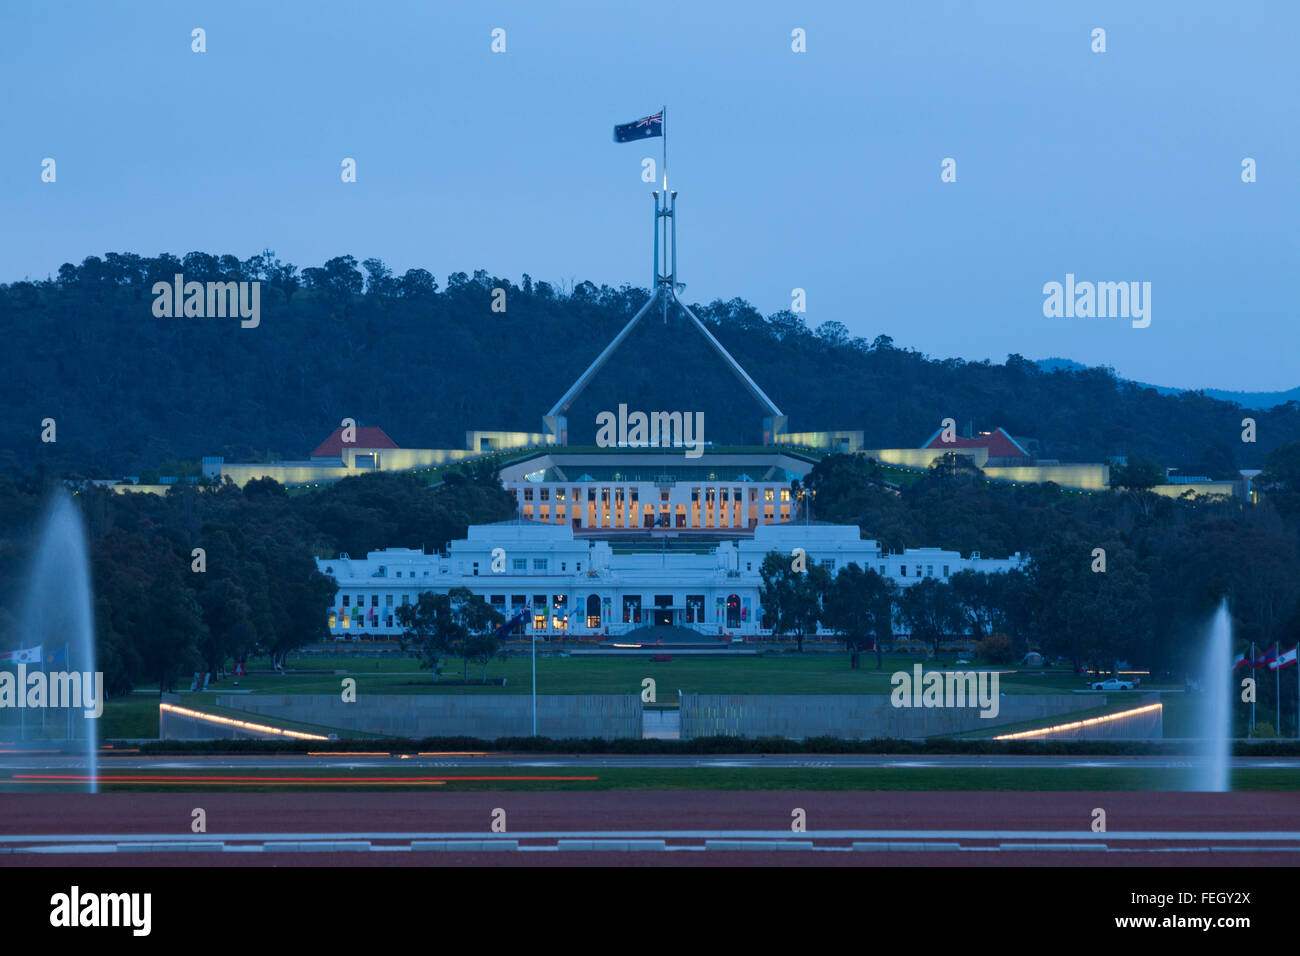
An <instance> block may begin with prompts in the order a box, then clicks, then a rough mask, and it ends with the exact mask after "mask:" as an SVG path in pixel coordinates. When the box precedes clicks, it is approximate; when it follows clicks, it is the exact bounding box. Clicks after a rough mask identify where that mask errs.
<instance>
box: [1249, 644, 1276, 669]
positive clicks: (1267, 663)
mask: <svg viewBox="0 0 1300 956" xmlns="http://www.w3.org/2000/svg"><path fill="white" fill-rule="evenodd" d="M1275 657H1277V648H1276V647H1271V648H1269V650H1268V653H1267V654H1261V655H1259V657H1257V658H1255V661H1254V663H1253V664H1251V665H1250V666H1251V667H1271V666H1272V661H1273V658H1275Z"/></svg>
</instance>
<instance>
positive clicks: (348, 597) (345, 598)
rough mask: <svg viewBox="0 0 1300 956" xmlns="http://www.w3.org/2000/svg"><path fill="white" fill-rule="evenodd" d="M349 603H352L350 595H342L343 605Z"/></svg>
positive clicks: (345, 605) (346, 605)
mask: <svg viewBox="0 0 1300 956" xmlns="http://www.w3.org/2000/svg"><path fill="white" fill-rule="evenodd" d="M351 603H352V595H350V594H345V595H343V606H344V607H348V606H349V605H350V604H351Z"/></svg>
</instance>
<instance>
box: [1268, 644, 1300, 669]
mask: <svg viewBox="0 0 1300 956" xmlns="http://www.w3.org/2000/svg"><path fill="white" fill-rule="evenodd" d="M1297 648H1300V644H1297V645H1296V646H1295V647H1293V648H1291V650H1289V651H1284V652H1283V653H1282V654H1279V655H1278V657H1277V660H1273V661H1269V664H1268V668H1269V670H1274V671H1277V670H1281V669H1282V668H1284V667H1287V666H1289V665H1291V664H1294V663H1295V660H1296V649H1297Z"/></svg>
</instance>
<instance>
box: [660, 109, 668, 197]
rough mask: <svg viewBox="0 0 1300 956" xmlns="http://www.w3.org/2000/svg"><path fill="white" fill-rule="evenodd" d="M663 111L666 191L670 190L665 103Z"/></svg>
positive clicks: (666, 110)
mask: <svg viewBox="0 0 1300 956" xmlns="http://www.w3.org/2000/svg"><path fill="white" fill-rule="evenodd" d="M660 112H662V113H663V123H662V126H663V128H664V144H663V145H664V192H667V191H668V107H667V105H665V106H664V107H663V108H662V109H661V111H660Z"/></svg>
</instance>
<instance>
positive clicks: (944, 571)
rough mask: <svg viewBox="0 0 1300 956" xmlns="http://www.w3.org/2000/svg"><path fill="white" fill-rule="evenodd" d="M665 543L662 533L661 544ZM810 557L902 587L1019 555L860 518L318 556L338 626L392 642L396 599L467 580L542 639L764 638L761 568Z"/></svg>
mask: <svg viewBox="0 0 1300 956" xmlns="http://www.w3.org/2000/svg"><path fill="white" fill-rule="evenodd" d="M660 543H662V542H660ZM795 548H802V549H804V551H805V552H806V554H807V560H808V564H809V566H812V565H813V564H822V565H825V566H826V568H827V570H828V571H830V572H831V573H832V574H836V573H838V572H839V571H840V570H842V569H843V568H844V567H846V566H847V565H848V564H849V563H851V562H852V563H856V564H857V565H858V566H859V567H861V568H870V569H873V570H875V571H876V572H877V573H879V574H881V575H883V576H886V577H890V578H892V579H893V580H895V581H896V582H897V583H898V584H899V585H900V586H902V587H909V586H911V585H913V584H915V583H917V582H918V581H920V580H922V579H923V578H927V577H932V578H938V579H940V580H946V579H948V578H950V577H951V576H952V575H954V574H956V573H957V572H958V571H961V570H964V569H968V568H969V569H974V570H979V571H988V572H1001V571H1006V570H1009V569H1012V568H1017V567H1020V566H1021V564H1022V558H1021V555H1020V554H1018V553H1017V554H1015V555H1013V556H1012V557H1010V558H1005V559H991V558H982V557H981V556H980V555H979V553H978V552H974V553H972V554H970V555H969V556H965V557H963V556H962V555H961V554H960V553H959V552H956V551H945V550H942V549H939V548H909V549H907V550H905V551H902V552H896V553H894V552H888V551H885V550H883V549H882V548H881V546H880V545H879V543H878V542H876V541H872V540H870V539H863V538H862V537H861V536H860V534H859V531H858V529H857V528H856V527H854V526H852V525H830V524H816V523H814V524H808V525H802V524H787V525H764V524H760V525H758V526H757V527H755V528H754V530H753V534H752V536H737V537H731V538H726V539H724V540H719V541H715V542H714V543H713V544H712V545H711V546H709V547H700V548H693V549H691V550H680V549H665V550H658V551H656V550H654V548H653V547H650V548H646V547H644V546H642V547H637V546H635V544H632V545H624V544H620V543H618V542H617V541H615V542H611V541H607V540H599V539H596V538H592V537H585V536H583V535H581V534H575V533H574V529H573V528H572V527H571V526H570V525H567V524H559V525H556V524H549V525H548V524H541V523H538V522H535V521H526V520H515V521H506V522H500V523H497V524H489V525H473V526H471V527H470V529H469V532H468V535H467V537H466V538H465V539H463V540H460V541H453V542H452V543H451V544H450V546H449V547H448V549H447V553H446V554H445V555H444V554H425V553H424V552H422V551H417V550H409V549H404V548H390V549H387V550H384V551H372V552H370V553H369V554H367V555H366V556H365V557H364V558H350V557H348V556H346V555H340V556H338V557H336V558H317V559H316V564H317V568H318V569H319V570H320V571H321V572H322V573H324V574H327V575H329V576H330V577H332V578H333V579H334V581H335V582H336V583H337V584H338V590H337V592H336V595H335V599H334V605H333V607H332V608H331V609H330V611H329V625H330V633H331V635H333V636H335V637H338V638H344V639H351V640H357V639H366V638H368V639H381V640H382V639H387V640H392V639H393V638H395V637H396V636H397V635H399V634H401V632H402V630H403V628H402V626H401V624H400V622H399V619H398V614H397V611H398V608H400V607H401V606H402V605H403V604H413V603H415V602H416V601H417V600H418V598H419V595H420V594H421V593H423V592H426V591H432V592H437V593H446V592H447V591H450V590H451V589H452V588H457V587H463V588H468V589H469V590H470V592H471V593H473V594H476V595H479V596H481V597H482V598H483V600H485V601H487V602H488V603H489V604H491V605H492V606H493V607H494V608H496V610H498V611H500V612H501V613H502V614H503V615H504V616H506V617H507V618H510V617H513V616H514V615H515V614H517V613H518V612H519V611H521V610H522V609H524V608H528V609H529V614H528V617H527V621H528V626H529V627H530V628H531V629H532V630H533V631H534V632H535V633H536V634H537V635H538V636H556V637H560V636H564V635H566V634H569V633H573V634H577V635H605V634H608V635H619V634H625V633H627V632H628V631H631V630H633V629H635V628H637V627H642V626H645V625H650V624H670V625H676V626H679V627H685V628H689V629H693V630H696V631H699V632H700V633H702V634H708V635H712V636H715V637H716V636H718V635H719V634H731V635H734V636H736V637H744V636H760V635H763V634H764V633H765V630H764V628H763V608H762V604H761V601H760V598H759V589H760V587H761V586H762V577H761V575H760V572H759V568H760V567H761V566H762V563H763V559H764V557H765V556H766V555H767V554H768V553H769V552H771V551H776V552H779V553H781V554H783V555H789V554H791V552H792V551H793V550H794V549H795Z"/></svg>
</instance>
